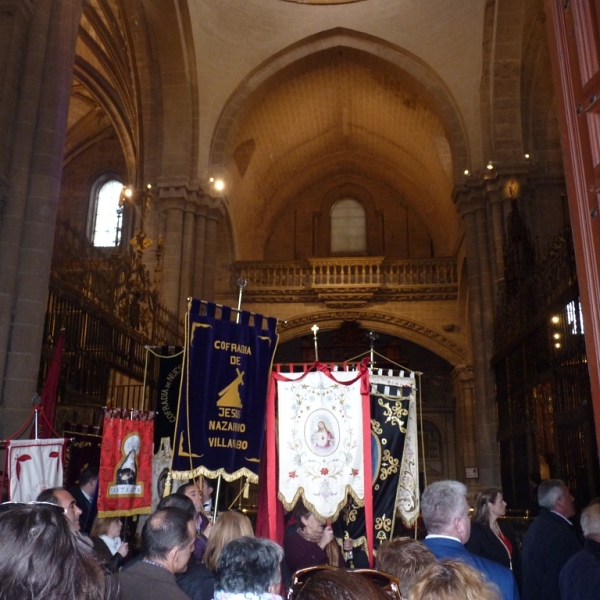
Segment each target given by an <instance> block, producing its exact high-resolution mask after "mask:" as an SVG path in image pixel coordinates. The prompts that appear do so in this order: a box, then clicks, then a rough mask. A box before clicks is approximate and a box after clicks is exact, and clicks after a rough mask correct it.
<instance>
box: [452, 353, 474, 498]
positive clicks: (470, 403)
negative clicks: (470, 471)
mask: <svg viewBox="0 0 600 600" xmlns="http://www.w3.org/2000/svg"><path fill="white" fill-rule="evenodd" d="M451 377H452V388H453V394H454V397H455V399H456V420H455V423H456V433H457V435H456V468H457V469H458V477H459V479H460V480H461V481H462V480H463V479H464V477H465V467H475V466H477V464H478V460H477V424H476V423H477V411H476V406H475V375H474V373H473V367H471V366H468V365H457V366H456V367H455V368H454V370H453V371H452V375H451ZM466 483H467V487H468V489H469V493H470V494H474V493H476V491H477V488H478V487H479V485H478V482H477V480H473V479H467V480H466Z"/></svg>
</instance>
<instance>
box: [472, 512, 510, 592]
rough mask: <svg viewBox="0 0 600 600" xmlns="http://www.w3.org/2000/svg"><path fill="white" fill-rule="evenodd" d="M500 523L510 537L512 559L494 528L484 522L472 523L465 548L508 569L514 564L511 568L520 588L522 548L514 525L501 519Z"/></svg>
mask: <svg viewBox="0 0 600 600" xmlns="http://www.w3.org/2000/svg"><path fill="white" fill-rule="evenodd" d="M498 525H499V526H500V530H501V531H502V533H503V534H504V536H505V537H507V538H508V539H509V541H510V543H511V545H512V560H511V559H510V557H509V555H508V552H507V551H506V547H505V546H504V544H503V543H502V542H501V541H500V540H499V539H498V537H497V536H496V534H495V533H494V532H493V531H492V529H491V528H490V527H487V526H486V525H484V524H483V523H473V524H472V525H471V536H470V537H469V541H468V542H467V543H466V544H465V548H466V549H467V550H468V551H469V552H472V553H473V554H477V556H482V557H483V558H487V559H488V560H493V561H494V562H497V563H499V564H501V565H502V566H504V567H506V568H507V569H511V566H512V569H511V570H512V572H513V573H514V575H515V578H516V580H517V584H518V585H519V588H520V587H521V549H520V547H519V544H518V542H517V538H516V536H515V534H514V531H513V529H512V527H510V525H509V524H508V523H505V522H502V523H500V521H498ZM511 563H512V565H511Z"/></svg>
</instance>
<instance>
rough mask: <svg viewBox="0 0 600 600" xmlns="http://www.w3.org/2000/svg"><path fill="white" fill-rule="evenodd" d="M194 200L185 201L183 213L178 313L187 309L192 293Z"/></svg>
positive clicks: (194, 228)
mask: <svg viewBox="0 0 600 600" xmlns="http://www.w3.org/2000/svg"><path fill="white" fill-rule="evenodd" d="M195 212H196V202H194V201H191V200H188V201H187V202H186V203H185V212H184V215H183V240H182V246H183V249H182V253H181V279H180V284H179V285H180V288H179V314H180V315H183V314H185V312H186V311H187V305H188V303H187V299H188V298H189V297H190V296H193V294H194V290H193V287H194V281H193V268H194V264H195V262H196V261H195V257H194V250H195V243H194V236H195V230H196V215H195Z"/></svg>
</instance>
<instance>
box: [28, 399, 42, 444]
mask: <svg viewBox="0 0 600 600" xmlns="http://www.w3.org/2000/svg"><path fill="white" fill-rule="evenodd" d="M31 403H32V404H33V408H34V421H33V428H34V431H35V434H34V435H35V438H34V439H36V440H37V439H38V411H39V406H40V404H41V403H42V399H41V398H40V395H39V394H38V393H37V392H36V393H35V394H34V395H33V397H32V398H31Z"/></svg>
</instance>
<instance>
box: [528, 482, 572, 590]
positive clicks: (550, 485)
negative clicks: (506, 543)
mask: <svg viewBox="0 0 600 600" xmlns="http://www.w3.org/2000/svg"><path fill="white" fill-rule="evenodd" d="M574 502H575V500H574V498H573V496H571V494H570V492H569V490H568V488H567V486H566V485H565V484H564V482H563V481H561V480H560V479H547V480H546V481H542V483H540V485H539V487H538V504H539V505H540V514H539V516H538V517H537V518H536V520H535V521H534V522H533V523H532V524H531V525H530V527H529V529H528V530H527V533H526V534H525V537H524V538H523V553H522V560H523V590H522V591H523V598H524V600H560V591H559V586H558V576H559V574H560V570H561V569H562V568H563V566H564V565H565V563H566V562H567V561H568V560H569V558H571V556H573V554H576V553H577V552H579V550H581V544H580V543H579V540H578V539H577V534H576V533H575V530H574V528H573V524H572V523H571V521H569V518H570V517H572V516H573V515H574V514H575V503H574Z"/></svg>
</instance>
